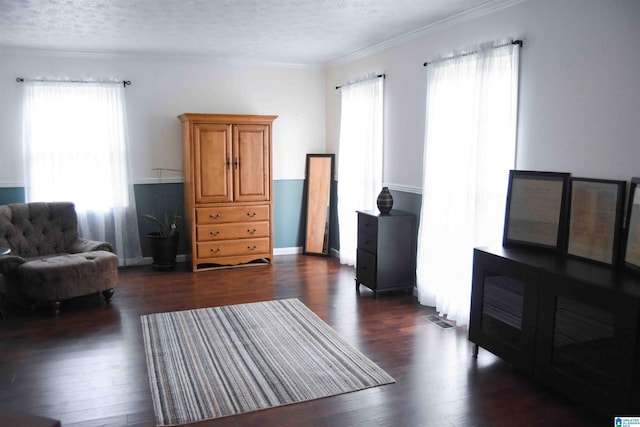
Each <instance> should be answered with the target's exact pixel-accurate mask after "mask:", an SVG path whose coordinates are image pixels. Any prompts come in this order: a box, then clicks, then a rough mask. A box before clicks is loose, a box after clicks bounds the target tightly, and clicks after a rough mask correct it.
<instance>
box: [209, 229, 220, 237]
mask: <svg viewBox="0 0 640 427" xmlns="http://www.w3.org/2000/svg"><path fill="white" fill-rule="evenodd" d="M209 234H211V235H212V236H217V235H218V234H220V232H219V231H217V230H216V231H210V232H209Z"/></svg>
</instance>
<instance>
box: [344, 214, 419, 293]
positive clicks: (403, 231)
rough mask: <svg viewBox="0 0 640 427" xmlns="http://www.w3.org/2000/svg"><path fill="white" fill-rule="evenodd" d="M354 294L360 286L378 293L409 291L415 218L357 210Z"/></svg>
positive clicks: (413, 275)
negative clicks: (398, 290)
mask: <svg viewBox="0 0 640 427" xmlns="http://www.w3.org/2000/svg"><path fill="white" fill-rule="evenodd" d="M357 213H358V250H357V259H356V291H357V292H359V291H360V285H361V284H362V285H365V286H366V287H368V288H370V289H371V290H373V295H374V297H376V296H377V293H378V292H381V291H390V290H395V289H407V290H408V291H413V288H414V286H415V283H416V261H415V260H416V249H415V248H416V229H415V216H414V215H413V214H411V213H408V212H403V211H398V210H392V211H391V212H389V213H388V214H380V213H377V212H371V211H358V212H357Z"/></svg>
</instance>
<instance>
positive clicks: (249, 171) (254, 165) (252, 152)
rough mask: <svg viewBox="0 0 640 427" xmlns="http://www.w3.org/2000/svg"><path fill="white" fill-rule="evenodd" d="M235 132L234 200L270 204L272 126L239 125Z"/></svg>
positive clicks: (235, 127)
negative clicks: (268, 201)
mask: <svg viewBox="0 0 640 427" xmlns="http://www.w3.org/2000/svg"><path fill="white" fill-rule="evenodd" d="M233 129H234V130H233V154H234V159H233V163H234V189H233V192H234V200H235V201H238V202H244V201H260V200H269V197H270V188H269V187H270V180H269V177H270V176H271V173H270V169H271V157H270V155H269V152H270V150H269V146H270V141H269V126H264V125H236V126H234V128H233Z"/></svg>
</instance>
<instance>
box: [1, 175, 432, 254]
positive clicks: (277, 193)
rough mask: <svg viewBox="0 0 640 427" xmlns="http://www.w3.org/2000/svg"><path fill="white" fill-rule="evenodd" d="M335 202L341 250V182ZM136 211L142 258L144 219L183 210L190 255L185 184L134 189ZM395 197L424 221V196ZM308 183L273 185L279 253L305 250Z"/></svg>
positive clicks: (7, 194) (335, 236)
mask: <svg viewBox="0 0 640 427" xmlns="http://www.w3.org/2000/svg"><path fill="white" fill-rule="evenodd" d="M331 192H332V199H333V200H335V203H334V205H333V212H332V214H333V215H332V216H333V218H332V223H331V247H332V248H334V249H337V250H339V249H340V236H339V227H338V215H337V206H338V203H337V200H338V198H337V182H335V181H334V182H333V184H332V186H331ZM134 193H135V198H136V207H137V210H138V227H139V231H140V243H141V246H142V254H143V256H145V257H149V256H151V254H150V253H149V244H148V241H147V238H146V236H147V234H148V233H150V232H152V231H155V227H154V224H153V223H152V222H151V221H149V220H146V219H144V218H143V217H142V215H143V214H145V213H150V214H152V215H155V216H163V215H164V213H165V212H170V213H172V212H174V211H175V209H176V208H178V209H179V212H180V216H181V217H182V219H180V220H179V222H178V228H179V230H180V232H181V233H182V234H183V236H181V239H180V246H179V248H178V253H179V254H187V253H189V247H188V245H187V238H186V236H185V235H184V233H185V226H184V219H183V218H184V211H183V208H184V203H183V185H182V184H181V183H157V184H136V185H134ZM391 194H392V196H393V208H394V209H399V210H403V211H407V212H411V213H413V214H415V215H416V217H417V218H416V220H419V218H420V206H421V203H422V196H421V195H420V194H415V193H410V192H405V191H399V190H393V189H392V190H391ZM303 198H304V179H281V180H274V181H273V211H274V219H273V229H274V233H273V234H274V243H273V246H274V248H275V249H289V248H301V247H302V245H303V242H304V212H303V209H304V201H303ZM24 200H25V195H24V188H22V187H0V204H7V203H21V202H24Z"/></svg>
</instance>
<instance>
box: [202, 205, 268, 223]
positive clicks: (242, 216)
mask: <svg viewBox="0 0 640 427" xmlns="http://www.w3.org/2000/svg"><path fill="white" fill-rule="evenodd" d="M246 221H269V205H255V206H252V205H248V206H221V207H219V208H218V207H213V208H196V224H197V225H201V224H222V223H229V222H246Z"/></svg>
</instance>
